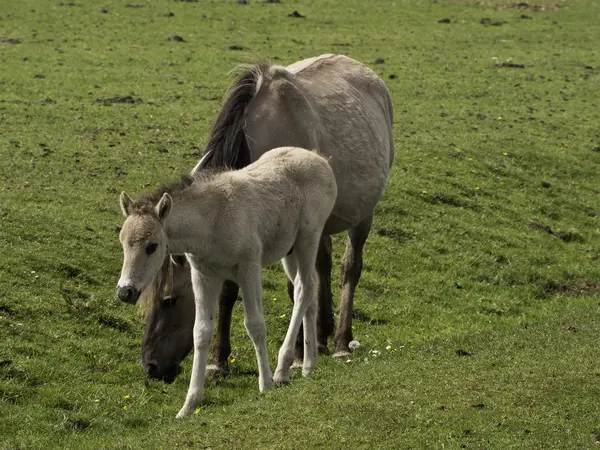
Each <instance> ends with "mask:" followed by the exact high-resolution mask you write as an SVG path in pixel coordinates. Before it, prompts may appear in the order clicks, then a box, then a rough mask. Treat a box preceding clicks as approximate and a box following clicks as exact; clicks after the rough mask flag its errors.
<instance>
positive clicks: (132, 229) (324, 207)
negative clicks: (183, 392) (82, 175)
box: [117, 147, 337, 417]
mask: <svg viewBox="0 0 600 450" xmlns="http://www.w3.org/2000/svg"><path fill="white" fill-rule="evenodd" d="M336 196H337V185H336V182H335V175H334V174H333V170H332V169H331V167H330V166H329V163H328V162H327V160H326V159H325V158H323V157H322V156H319V155H318V154H317V153H315V152H311V151H309V150H304V149H300V148H294V147H283V148H278V149H274V150H271V151H270V152H268V153H266V154H265V155H263V156H262V157H261V158H260V159H258V161H256V162H254V163H252V164H250V165H249V166H247V167H246V168H244V169H241V170H238V171H224V172H220V173H216V174H211V175H208V176H203V174H202V173H198V174H197V175H195V176H188V177H185V178H184V179H183V180H182V181H181V182H180V183H178V184H175V185H172V186H171V187H167V188H163V189H160V190H158V191H157V192H156V193H154V194H151V195H149V196H145V197H144V196H143V197H142V198H141V199H138V200H137V201H135V202H134V201H133V200H131V198H129V197H128V196H127V194H126V193H125V192H123V193H122V194H121V199H120V200H121V209H122V210H123V215H124V216H125V223H124V224H123V228H122V230H121V233H120V235H119V239H120V241H121V244H122V245H123V252H124V262H123V269H122V270H121V278H120V279H119V283H118V285H117V294H118V296H119V298H120V299H121V300H122V301H124V302H127V303H136V302H137V300H138V298H139V296H140V293H141V291H143V290H144V289H145V288H146V286H148V285H149V284H150V283H151V281H152V278H154V277H155V276H156V274H157V273H158V272H159V271H160V267H161V265H162V264H163V261H164V258H165V256H167V255H168V254H184V253H185V255H186V258H187V260H188V261H189V263H190V266H191V275H192V285H193V290H194V297H195V304H196V314H195V316H196V318H195V324H194V362H193V366H192V376H191V380H190V387H189V389H188V394H187V397H186V400H185V404H184V405H183V407H182V408H181V410H180V411H179V413H178V414H177V417H184V416H188V415H190V414H192V412H193V411H194V409H195V408H196V406H198V404H199V403H200V402H201V401H202V397H203V393H204V377H205V367H206V361H207V358H208V347H209V343H210V339H211V337H212V333H213V319H214V316H215V312H216V306H217V299H218V296H219V292H220V290H221V286H222V284H223V282H224V281H225V280H233V281H235V282H236V283H237V284H238V285H239V286H240V287H241V288H242V298H243V302H244V315H245V321H244V322H245V325H246V330H247V331H248V335H249V336H250V338H251V339H252V342H253V343H254V348H255V350H256V359H257V362H258V376H259V382H258V383H259V388H260V391H261V392H263V391H265V390H267V389H271V388H272V387H273V386H274V383H288V382H289V380H290V367H291V365H292V362H293V360H294V342H295V341H296V336H297V335H298V331H299V330H300V324H301V322H302V323H303V325H304V363H303V366H302V374H303V375H304V376H309V375H310V374H311V373H312V371H313V369H314V367H315V364H316V361H317V316H316V314H317V279H316V271H315V261H316V259H317V251H318V248H319V241H320V239H321V234H322V233H323V228H324V227H325V222H326V221H327V219H328V217H329V215H330V214H331V211H332V209H333V205H334V204H335V199H336ZM280 259H281V260H282V262H283V266H284V268H285V272H286V274H287V276H288V278H289V280H290V282H292V283H293V285H294V299H295V302H294V309H293V311H292V317H291V319H290V325H289V328H288V331H287V334H286V336H285V340H284V342H283V345H282V346H281V349H280V351H279V357H278V361H277V369H276V370H275V376H274V377H273V376H272V374H271V368H270V367H269V359H268V354H267V332H266V327H265V319H264V317H263V307H262V297H261V291H262V283H261V268H262V267H264V266H266V265H270V264H273V263H274V262H276V261H277V260H280Z"/></svg>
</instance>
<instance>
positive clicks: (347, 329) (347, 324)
mask: <svg viewBox="0 0 600 450" xmlns="http://www.w3.org/2000/svg"><path fill="white" fill-rule="evenodd" d="M372 224H373V216H370V217H368V218H367V219H365V220H363V221H362V222H360V223H359V224H358V225H356V226H355V227H353V228H351V229H350V230H349V231H348V241H347V242H346V251H345V252H344V259H343V260H342V271H341V284H342V303H341V305H340V323H339V326H338V330H337V333H336V334H335V353H334V355H333V356H334V357H335V358H342V357H344V356H347V355H349V354H350V348H349V346H348V344H349V343H350V341H352V308H353V304H354V291H355V290H356V285H357V284H358V280H359V279H360V274H361V271H362V254H363V247H364V245H365V242H366V240H367V237H368V236H369V231H371V225H372Z"/></svg>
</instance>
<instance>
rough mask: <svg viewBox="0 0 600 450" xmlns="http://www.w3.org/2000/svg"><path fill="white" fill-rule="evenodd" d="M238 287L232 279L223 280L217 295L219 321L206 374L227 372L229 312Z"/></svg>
mask: <svg viewBox="0 0 600 450" xmlns="http://www.w3.org/2000/svg"><path fill="white" fill-rule="evenodd" d="M238 291H239V287H238V285H237V284H235V283H234V282H233V281H229V280H227V281H225V283H223V288H222V289H221V296H220V297H219V323H218V326H217V337H216V340H215V344H214V347H213V354H212V360H211V363H210V364H209V365H208V366H206V376H207V377H210V376H219V375H225V374H227V372H229V364H228V359H229V355H230V354H231V341H230V337H231V314H232V312H233V306H234V305H235V302H236V300H237V296H238Z"/></svg>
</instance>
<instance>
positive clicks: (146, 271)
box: [117, 192, 172, 304]
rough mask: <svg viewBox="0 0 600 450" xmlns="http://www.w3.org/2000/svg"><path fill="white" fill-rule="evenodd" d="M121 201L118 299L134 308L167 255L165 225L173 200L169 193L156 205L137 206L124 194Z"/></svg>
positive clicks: (139, 203)
mask: <svg viewBox="0 0 600 450" xmlns="http://www.w3.org/2000/svg"><path fill="white" fill-rule="evenodd" d="M120 201H121V210H122V211H123V215H124V216H125V223H123V227H122V229H121V233H120V234H119V240H120V241H121V245H122V246H123V253H124V260H123V268H122V270H121V278H120V279H119V282H118V284H117V295H118V296H119V298H120V299H121V301H123V302H126V303H131V304H135V303H136V302H137V300H138V298H139V297H140V294H141V292H142V291H143V290H144V289H145V288H146V287H147V286H148V285H149V284H150V283H151V281H152V279H153V278H154V276H155V275H156V274H157V273H158V271H159V270H160V268H161V266H162V264H163V261H164V259H165V257H166V255H167V235H166V233H165V231H164V228H163V224H164V221H165V219H166V217H167V216H168V214H169V212H170V211H171V205H172V200H171V196H170V195H169V194H168V193H164V194H163V196H162V197H161V199H160V201H159V202H158V203H157V204H156V205H153V204H151V203H148V202H134V201H133V200H131V198H130V197H129V196H128V195H127V194H126V193H125V192H123V193H122V194H121V198H120Z"/></svg>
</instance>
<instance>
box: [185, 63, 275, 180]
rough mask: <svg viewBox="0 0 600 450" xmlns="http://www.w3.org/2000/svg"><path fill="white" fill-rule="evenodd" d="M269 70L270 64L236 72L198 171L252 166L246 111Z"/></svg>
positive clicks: (240, 69)
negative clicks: (247, 136) (246, 126)
mask: <svg viewBox="0 0 600 450" xmlns="http://www.w3.org/2000/svg"><path fill="white" fill-rule="evenodd" d="M270 67H271V64H270V63H257V64H252V65H248V66H241V67H240V68H238V69H237V70H238V76H237V77H236V79H235V81H234V83H233V85H232V87H231V88H230V89H229V92H228V94H227V97H226V98H225V102H224V104H223V107H222V108H221V111H220V112H219V114H218V116H217V120H216V121H215V123H214V125H213V127H212V130H211V133H210V139H209V141H208V144H207V145H206V150H205V152H204V157H203V158H202V160H201V161H200V163H199V164H198V166H197V167H196V170H198V169H203V168H212V169H222V168H230V169H241V168H242V167H245V166H247V165H249V164H250V163H251V162H252V158H251V155H250V148H249V146H248V141H247V139H246V133H245V129H244V126H245V116H246V110H247V108H248V105H249V104H250V102H251V101H252V99H253V98H254V95H255V94H256V91H257V87H258V85H259V83H260V80H261V78H262V76H263V74H265V73H267V71H268V70H269V69H270Z"/></svg>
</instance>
